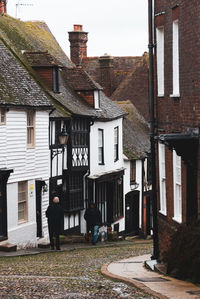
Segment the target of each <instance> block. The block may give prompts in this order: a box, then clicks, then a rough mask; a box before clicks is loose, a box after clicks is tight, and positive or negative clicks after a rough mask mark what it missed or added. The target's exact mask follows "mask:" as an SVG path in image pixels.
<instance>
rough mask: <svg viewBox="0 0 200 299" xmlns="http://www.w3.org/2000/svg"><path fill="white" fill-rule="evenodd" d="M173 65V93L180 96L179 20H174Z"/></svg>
mask: <svg viewBox="0 0 200 299" xmlns="http://www.w3.org/2000/svg"><path fill="white" fill-rule="evenodd" d="M172 51H173V53H172V57H173V61H172V67H173V95H172V96H177V97H178V96H180V87H179V22H178V20H175V21H173V46H172Z"/></svg>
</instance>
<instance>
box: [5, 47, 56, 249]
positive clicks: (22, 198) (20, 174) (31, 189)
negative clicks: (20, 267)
mask: <svg viewBox="0 0 200 299" xmlns="http://www.w3.org/2000/svg"><path fill="white" fill-rule="evenodd" d="M0 49H1V56H0V75H1V77H2V78H3V80H1V83H0V116H1V117H0V213H1V214H0V216H1V217H0V245H1V244H2V242H4V243H5V242H9V243H13V244H16V245H18V246H19V247H25V246H35V245H36V243H37V237H40V236H42V235H46V234H47V230H46V228H47V222H46V219H45V218H44V210H45V209H46V208H47V205H48V192H46V193H43V192H42V186H43V185H45V184H46V183H47V184H48V179H49V140H48V130H49V129H48V128H49V112H50V111H51V109H52V106H51V103H50V101H49V99H48V98H47V97H46V95H45V94H44V92H42V90H41V89H40V88H39V87H38V85H37V84H36V83H35V81H34V80H33V79H32V78H31V76H30V75H29V74H28V73H27V72H26V71H25V70H24V69H23V68H22V67H21V66H20V64H19V63H18V61H17V60H16V58H15V57H14V56H12V54H11V53H10V52H9V50H8V49H7V48H6V46H5V45H4V44H3V43H2V42H1V43H0ZM36 207H37V214H38V217H36ZM42 227H43V228H42Z"/></svg>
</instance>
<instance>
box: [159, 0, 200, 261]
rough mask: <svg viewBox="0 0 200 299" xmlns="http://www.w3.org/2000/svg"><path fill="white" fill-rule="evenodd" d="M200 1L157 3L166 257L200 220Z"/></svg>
mask: <svg viewBox="0 0 200 299" xmlns="http://www.w3.org/2000/svg"><path fill="white" fill-rule="evenodd" d="M199 22H200V2H199V1H198V0H194V1H186V0H169V1H165V0H155V5H154V24H155V28H154V29H155V30H154V33H155V39H156V45H157V46H156V50H155V54H156V63H155V67H156V97H155V124H156V129H157V132H156V135H157V137H156V139H157V141H156V152H157V192H158V197H157V198H158V236H159V247H160V253H161V257H162V254H163V252H164V251H165V250H166V248H167V247H168V245H169V240H170V235H171V234H172V233H173V232H174V231H175V230H176V228H177V227H178V226H179V225H180V224H182V223H191V222H193V221H195V220H197V219H199V218H200V172H199V168H200V149H199V126H200V68H199V63H200V52H199V47H200V39H199V36H200V28H199Z"/></svg>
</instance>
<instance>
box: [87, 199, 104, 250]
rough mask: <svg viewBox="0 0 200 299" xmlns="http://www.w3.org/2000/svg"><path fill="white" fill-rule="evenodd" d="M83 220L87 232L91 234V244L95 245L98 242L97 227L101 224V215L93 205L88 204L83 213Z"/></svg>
mask: <svg viewBox="0 0 200 299" xmlns="http://www.w3.org/2000/svg"><path fill="white" fill-rule="evenodd" d="M84 218H85V220H86V223H87V231H88V232H89V231H91V233H92V244H93V245H96V243H97V240H98V231H99V226H100V225H101V223H102V220H101V213H100V211H99V209H98V208H97V207H96V205H95V204H94V203H90V204H89V207H88V208H87V210H86V211H85V214H84Z"/></svg>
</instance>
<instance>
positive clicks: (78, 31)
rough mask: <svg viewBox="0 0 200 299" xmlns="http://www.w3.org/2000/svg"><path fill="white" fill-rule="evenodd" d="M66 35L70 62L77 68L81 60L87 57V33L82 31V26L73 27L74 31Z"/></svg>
mask: <svg viewBox="0 0 200 299" xmlns="http://www.w3.org/2000/svg"><path fill="white" fill-rule="evenodd" d="M68 33H69V41H70V58H71V61H72V62H73V63H74V64H76V65H77V66H80V65H81V63H82V59H83V58H84V57H87V41H88V32H84V31H83V26H82V25H74V31H70V32H68Z"/></svg>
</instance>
